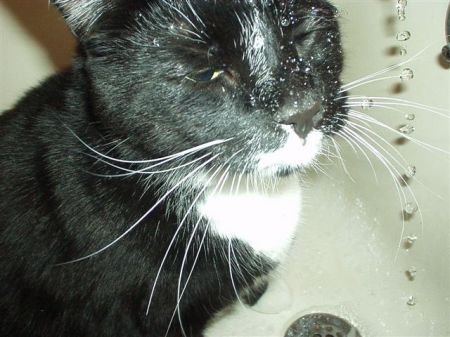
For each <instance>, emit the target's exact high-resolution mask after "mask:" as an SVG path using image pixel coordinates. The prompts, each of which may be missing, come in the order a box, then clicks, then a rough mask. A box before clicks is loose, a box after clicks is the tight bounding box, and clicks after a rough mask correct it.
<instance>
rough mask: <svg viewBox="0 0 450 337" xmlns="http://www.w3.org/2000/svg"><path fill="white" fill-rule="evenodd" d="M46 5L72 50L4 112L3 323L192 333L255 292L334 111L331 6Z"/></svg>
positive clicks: (338, 105)
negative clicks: (58, 68)
mask: <svg viewBox="0 0 450 337" xmlns="http://www.w3.org/2000/svg"><path fill="white" fill-rule="evenodd" d="M52 3H53V4H54V5H55V6H57V8H58V9H59V10H60V11H61V13H62V15H63V16H64V18H65V20H66V22H67V24H68V25H69V27H70V28H71V30H72V31H73V32H74V34H75V35H76V36H77V38H78V42H79V46H78V51H77V55H76V56H75V58H74V61H73V65H72V66H71V68H70V69H68V70H66V71H64V72H62V73H60V74H57V75H55V76H53V77H51V78H49V79H48V80H46V81H45V82H44V83H42V84H41V85H40V86H38V87H37V88H35V89H33V90H31V91H30V92H29V93H27V94H26V95H25V96H24V97H23V98H22V99H21V100H20V102H18V103H17V105H16V106H15V107H14V108H13V109H12V110H10V111H7V112H5V113H4V114H2V115H1V116H0V172H1V175H0V192H1V197H0V205H1V214H0V224H1V235H0V251H1V252H2V254H1V256H0V265H1V269H2V273H1V276H0V284H1V285H0V289H1V293H0V309H1V311H2V313H3V314H2V318H1V324H0V335H1V336H17V337H21V336H27V337H56V336H64V337H71V336H73V337H75V336H76V337H80V336H85V337H90V336H96V337H99V336H105V337H106V336H147V337H148V336H151V337H153V336H154V337H162V336H181V335H184V336H201V335H202V331H203V330H204V329H205V326H206V325H207V323H208V322H209V321H210V320H211V319H212V318H213V317H214V316H215V315H216V314H217V313H219V312H220V311H221V310H223V309H224V308H226V307H227V306H229V305H231V304H232V303H234V302H236V301H237V300H242V301H246V302H247V303H248V304H249V305H251V304H254V303H255V302H256V301H257V300H258V298H259V297H260V296H261V295H262V294H263V293H264V290H265V287H266V284H267V279H268V278H267V276H268V275H269V274H270V272H271V271H272V270H273V269H274V268H275V267H276V266H277V265H278V264H279V263H280V262H281V261H282V259H283V256H285V254H286V251H287V249H288V248H289V244H290V242H291V240H292V238H293V236H294V234H295V227H296V224H297V222H298V219H299V216H300V213H301V207H300V206H301V188H300V185H299V178H298V174H299V173H301V172H302V170H304V168H305V167H307V166H308V165H311V164H312V163H314V161H315V160H316V158H317V157H318V156H319V155H320V153H321V151H322V148H323V144H324V143H325V142H326V141H327V139H328V138H329V137H331V136H332V135H333V134H334V133H336V132H338V131H339V130H340V129H341V128H342V127H343V125H344V123H345V120H344V119H343V118H342V116H343V115H345V114H346V108H345V99H344V98H345V92H343V91H342V90H341V82H340V74H341V71H342V66H343V52H342V48H341V43H340V33H339V27H338V23H337V21H336V9H335V8H334V7H333V6H332V5H331V4H330V3H329V2H328V1H325V0H302V1H300V0H283V1H282V0H262V1H252V0H239V1H229V0H214V1H213V0H196V1H193V0H183V1H181V0H180V1H169V0H136V1H125V0H83V1H80V2H75V1H70V0H53V1H52ZM338 114H339V115H340V117H337V115H338Z"/></svg>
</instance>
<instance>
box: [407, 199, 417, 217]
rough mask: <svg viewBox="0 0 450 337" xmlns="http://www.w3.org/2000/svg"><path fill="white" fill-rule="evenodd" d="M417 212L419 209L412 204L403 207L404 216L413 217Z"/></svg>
mask: <svg viewBox="0 0 450 337" xmlns="http://www.w3.org/2000/svg"><path fill="white" fill-rule="evenodd" d="M418 210H419V207H418V206H417V205H416V204H415V203H413V202H408V203H406V205H405V213H406V214H409V215H413V214H414V213H416V212H417V211H418Z"/></svg>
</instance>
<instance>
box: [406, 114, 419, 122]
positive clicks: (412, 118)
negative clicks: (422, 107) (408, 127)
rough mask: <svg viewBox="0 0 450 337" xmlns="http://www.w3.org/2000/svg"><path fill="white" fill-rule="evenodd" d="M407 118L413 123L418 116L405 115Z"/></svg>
mask: <svg viewBox="0 0 450 337" xmlns="http://www.w3.org/2000/svg"><path fill="white" fill-rule="evenodd" d="M405 118H406V119H407V120H409V121H413V120H415V119H416V115H415V114H413V113H409V114H406V115H405Z"/></svg>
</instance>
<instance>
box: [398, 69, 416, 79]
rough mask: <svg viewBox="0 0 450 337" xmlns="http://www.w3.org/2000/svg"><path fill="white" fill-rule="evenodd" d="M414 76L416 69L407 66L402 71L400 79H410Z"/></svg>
mask: <svg viewBox="0 0 450 337" xmlns="http://www.w3.org/2000/svg"><path fill="white" fill-rule="evenodd" d="M413 78H414V71H413V70H412V69H411V68H405V69H403V70H402V73H401V74H400V79H401V80H402V81H409V80H412V79H413Z"/></svg>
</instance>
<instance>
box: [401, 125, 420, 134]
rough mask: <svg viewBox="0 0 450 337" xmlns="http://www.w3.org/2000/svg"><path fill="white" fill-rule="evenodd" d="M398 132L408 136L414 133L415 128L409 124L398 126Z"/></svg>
mask: <svg viewBox="0 0 450 337" xmlns="http://www.w3.org/2000/svg"><path fill="white" fill-rule="evenodd" d="M398 131H400V132H401V133H403V134H405V135H410V134H412V133H413V132H414V131H416V128H415V127H414V126H413V125H411V124H406V125H402V126H400V127H399V129H398Z"/></svg>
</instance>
